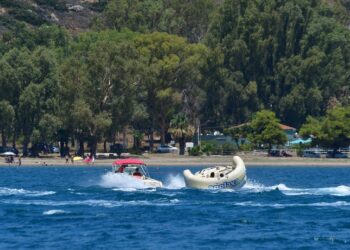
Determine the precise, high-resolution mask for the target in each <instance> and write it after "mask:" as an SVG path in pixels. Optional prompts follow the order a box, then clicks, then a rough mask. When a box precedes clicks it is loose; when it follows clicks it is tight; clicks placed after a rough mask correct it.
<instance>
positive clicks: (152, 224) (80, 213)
mask: <svg viewBox="0 0 350 250" xmlns="http://www.w3.org/2000/svg"><path fill="white" fill-rule="evenodd" d="M184 169H185V168H183V167H149V172H150V174H151V176H152V177H153V178H155V179H159V180H162V181H163V183H164V184H165V187H164V188H159V189H147V188H145V187H143V186H142V185H141V184H140V183H138V182H137V181H136V180H135V181H136V182H133V181H126V180H125V179H122V178H120V177H118V176H117V175H113V174H111V173H110V172H109V171H110V167H72V168H67V167H33V168H30V167H24V168H23V167H22V168H20V167H2V168H0V222H1V223H0V249H350V168H338V167H332V168H324V167H319V168H315V167H312V168H308V167H249V168H248V169H247V176H248V182H247V184H246V185H245V186H244V187H243V188H242V189H241V190H239V191H231V190H192V189H187V188H185V184H184V180H183V177H182V171H183V170H184ZM198 169H199V168H192V170H198Z"/></svg>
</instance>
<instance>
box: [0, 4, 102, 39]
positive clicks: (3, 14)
mask: <svg viewBox="0 0 350 250" xmlns="http://www.w3.org/2000/svg"><path fill="white" fill-rule="evenodd" d="M102 2H103V1H100V0H1V1H0V32H1V33H2V32H4V31H5V30H7V29H11V28H12V27H13V26H14V25H15V23H16V22H18V21H24V22H26V23H28V24H30V25H34V26H39V25H42V24H44V23H54V24H58V25H60V26H64V27H65V28H67V29H68V30H71V31H81V30H86V29H88V28H89V27H90V23H91V20H92V19H93V18H94V17H95V16H96V14H97V13H98V11H99V10H101V8H102V7H103V6H104V5H103V3H102Z"/></svg>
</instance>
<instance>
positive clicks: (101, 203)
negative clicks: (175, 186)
mask: <svg viewBox="0 0 350 250" xmlns="http://www.w3.org/2000/svg"><path fill="white" fill-rule="evenodd" d="M179 202H180V201H179V200H177V199H171V200H168V199H158V200H154V201H147V200H132V201H113V200H81V201H48V200H12V199H11V200H1V201H0V203H5V204H14V205H35V206H54V207H59V206H91V207H106V208H112V207H121V206H171V205H174V204H177V203H179Z"/></svg>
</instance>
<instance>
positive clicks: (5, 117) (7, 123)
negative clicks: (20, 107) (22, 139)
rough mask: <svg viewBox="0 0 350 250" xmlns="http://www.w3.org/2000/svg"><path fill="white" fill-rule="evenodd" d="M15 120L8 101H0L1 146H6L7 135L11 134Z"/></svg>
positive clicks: (13, 111)
mask: <svg viewBox="0 0 350 250" xmlns="http://www.w3.org/2000/svg"><path fill="white" fill-rule="evenodd" d="M14 118H15V110H14V109H13V107H12V106H11V104H10V103H9V102H8V101H0V132H1V141H2V146H3V147H5V146H6V144H7V138H8V135H9V134H10V133H11V130H12V127H13V122H14Z"/></svg>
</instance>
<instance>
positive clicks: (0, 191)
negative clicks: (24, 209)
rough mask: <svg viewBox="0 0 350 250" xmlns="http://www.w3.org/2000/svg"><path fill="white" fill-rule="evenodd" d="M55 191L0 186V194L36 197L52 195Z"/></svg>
mask: <svg viewBox="0 0 350 250" xmlns="http://www.w3.org/2000/svg"><path fill="white" fill-rule="evenodd" d="M55 193H56V192H54V191H30V190H25V189H22V188H20V189H17V188H6V187H0V196H11V195H21V196H29V197H36V196H46V195H52V194H55Z"/></svg>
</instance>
